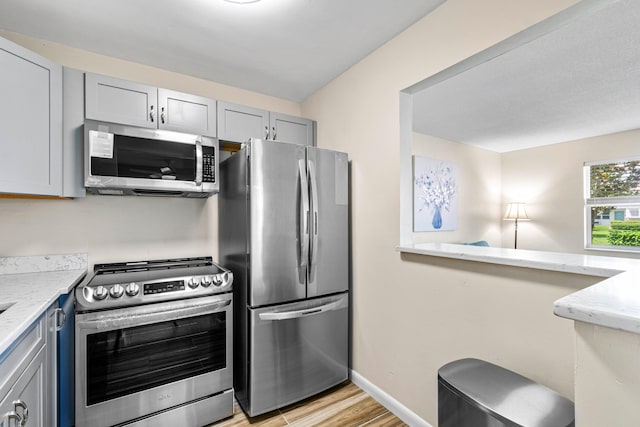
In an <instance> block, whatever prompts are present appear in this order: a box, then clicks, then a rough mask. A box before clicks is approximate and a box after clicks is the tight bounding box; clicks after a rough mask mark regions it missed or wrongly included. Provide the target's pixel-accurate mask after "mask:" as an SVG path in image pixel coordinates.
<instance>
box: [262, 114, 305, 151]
mask: <svg viewBox="0 0 640 427" xmlns="http://www.w3.org/2000/svg"><path fill="white" fill-rule="evenodd" d="M269 129H270V132H271V133H270V136H269V138H270V139H273V140H276V141H282V142H292V143H294V144H302V145H311V146H312V145H315V141H314V133H315V132H314V122H313V120H309V119H303V118H302V117H294V116H289V115H287V114H280V113H271V114H270V115H269Z"/></svg>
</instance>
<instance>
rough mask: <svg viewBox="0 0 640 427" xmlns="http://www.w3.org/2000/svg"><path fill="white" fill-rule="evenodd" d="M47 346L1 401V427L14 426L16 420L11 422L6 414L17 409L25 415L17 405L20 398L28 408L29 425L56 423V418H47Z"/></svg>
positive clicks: (32, 426) (51, 424)
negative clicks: (45, 410) (16, 402)
mask: <svg viewBox="0 0 640 427" xmlns="http://www.w3.org/2000/svg"><path fill="white" fill-rule="evenodd" d="M46 351H47V350H46V348H42V349H40V351H39V352H38V354H37V355H36V357H34V359H33V360H32V361H31V363H30V364H29V366H27V369H25V371H24V372H23V374H22V375H21V376H20V378H18V380H17V381H16V382H15V384H14V385H13V387H12V388H11V391H10V392H9V394H8V395H7V396H6V397H5V398H4V399H3V400H2V402H0V417H2V418H1V419H0V427H13V426H15V425H16V423H15V422H9V421H8V419H7V418H6V417H5V414H6V413H7V412H9V411H15V412H17V413H18V415H20V416H23V415H24V414H25V409H23V408H21V407H19V406H18V407H16V405H15V404H14V402H15V401H17V400H20V401H21V402H24V404H25V405H26V410H28V421H27V423H26V426H27V427H43V426H53V425H55V420H48V419H47V418H45V413H44V409H45V376H46Z"/></svg>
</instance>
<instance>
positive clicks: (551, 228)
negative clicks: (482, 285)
mask: <svg viewBox="0 0 640 427" xmlns="http://www.w3.org/2000/svg"><path fill="white" fill-rule="evenodd" d="M631 156H640V130H634V131H629V132H620V133H616V134H612V135H604V136H599V137H594V138H587V139H581V140H577V141H570V142H564V143H560V144H554V145H548V146H545V147H538V148H531V149H528V150H520V151H514V152H511V153H504V154H503V155H502V194H503V209H505V208H506V203H508V202H510V201H523V202H526V203H527V213H528V214H529V217H531V218H532V220H531V221H529V222H520V223H519V224H518V248H523V249H533V250H543V251H553V252H571V253H585V254H590V255H606V256H624V257H631V258H638V257H640V255H635V254H630V253H616V252H610V251H594V250H588V251H587V250H585V249H584V180H583V165H584V162H587V161H596V160H615V159H620V158H624V157H631ZM512 244H513V224H512V223H509V224H506V223H505V227H503V235H502V245H503V246H504V247H509V245H512Z"/></svg>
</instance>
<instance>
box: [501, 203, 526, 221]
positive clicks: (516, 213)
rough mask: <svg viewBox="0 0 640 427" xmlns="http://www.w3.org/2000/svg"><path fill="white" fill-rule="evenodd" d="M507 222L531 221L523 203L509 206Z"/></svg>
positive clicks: (506, 216) (506, 215)
mask: <svg viewBox="0 0 640 427" xmlns="http://www.w3.org/2000/svg"><path fill="white" fill-rule="evenodd" d="M504 219H506V220H509V219H510V220H528V219H530V218H529V216H528V215H527V210H526V209H525V204H524V203H522V202H512V203H509V204H508V205H507V212H506V213H505V214H504Z"/></svg>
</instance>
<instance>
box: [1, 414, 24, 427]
mask: <svg viewBox="0 0 640 427" xmlns="http://www.w3.org/2000/svg"><path fill="white" fill-rule="evenodd" d="M3 418H4V419H5V420H6V421H7V427H11V420H16V423H15V424H14V425H16V426H17V425H18V424H20V425H21V426H23V425H24V424H22V417H21V416H20V415H18V414H17V413H16V412H15V411H9V412H7V413H6V414H4V417H3Z"/></svg>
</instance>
